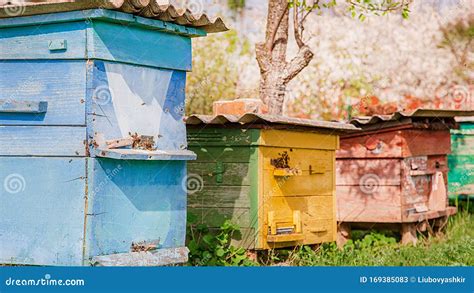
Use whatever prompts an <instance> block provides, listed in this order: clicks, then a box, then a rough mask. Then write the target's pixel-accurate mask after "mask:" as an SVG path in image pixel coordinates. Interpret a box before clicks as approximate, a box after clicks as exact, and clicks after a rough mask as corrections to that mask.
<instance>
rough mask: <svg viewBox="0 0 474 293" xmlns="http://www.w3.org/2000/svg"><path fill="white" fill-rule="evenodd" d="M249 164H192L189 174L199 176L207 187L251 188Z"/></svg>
mask: <svg viewBox="0 0 474 293" xmlns="http://www.w3.org/2000/svg"><path fill="white" fill-rule="evenodd" d="M249 172H250V164H249V163H221V162H220V161H219V160H217V161H216V162H215V163H210V162H209V163H207V162H201V161H199V162H190V163H189V164H188V173H189V174H196V175H199V176H200V177H201V178H202V179H203V183H204V185H205V186H222V187H223V189H225V188H224V186H249V185H250V181H251V179H250V173H249Z"/></svg>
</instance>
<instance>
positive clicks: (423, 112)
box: [351, 109, 474, 128]
mask: <svg viewBox="0 0 474 293" xmlns="http://www.w3.org/2000/svg"><path fill="white" fill-rule="evenodd" d="M468 116H474V111H463V110H432V109H417V110H415V111H412V112H396V113H393V114H392V115H374V116H371V117H356V118H354V119H352V120H351V123H352V124H353V125H355V126H357V127H361V128H364V126H370V125H374V124H378V123H383V122H391V121H402V120H404V119H406V118H408V119H410V118H411V119H412V120H420V119H423V118H431V119H436V118H439V119H443V118H456V117H468Z"/></svg>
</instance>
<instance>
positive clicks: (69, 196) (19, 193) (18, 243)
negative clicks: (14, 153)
mask: <svg viewBox="0 0 474 293" xmlns="http://www.w3.org/2000/svg"><path fill="white" fill-rule="evenodd" d="M2 136H3V135H0V137H2ZM0 149H2V150H4V149H5V148H4V147H3V146H2V147H0ZM0 166H1V168H0V178H1V179H2V180H3V181H2V182H3V186H4V190H2V192H0V201H1V203H2V204H1V205H0V213H1V215H2V216H1V217H0V235H2V243H1V249H0V263H4V264H26V265H56V266H80V265H81V264H82V247H83V237H84V236H83V235H84V208H85V201H84V191H85V189H86V179H85V174H86V173H85V159H84V158H82V159H81V158H18V157H8V158H6V157H0Z"/></svg>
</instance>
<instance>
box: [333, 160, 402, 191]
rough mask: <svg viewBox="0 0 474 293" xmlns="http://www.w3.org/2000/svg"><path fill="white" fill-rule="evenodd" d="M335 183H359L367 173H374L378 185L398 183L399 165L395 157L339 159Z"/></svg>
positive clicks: (394, 184)
mask: <svg viewBox="0 0 474 293" xmlns="http://www.w3.org/2000/svg"><path fill="white" fill-rule="evenodd" d="M336 172H337V173H336V184H337V185H361V183H363V180H364V178H366V177H364V176H366V175H367V174H373V175H376V177H375V178H376V179H377V184H378V185H393V186H396V185H400V176H401V167H400V160H397V159H354V160H351V159H339V160H337V161H336Z"/></svg>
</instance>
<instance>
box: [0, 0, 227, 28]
mask: <svg viewBox="0 0 474 293" xmlns="http://www.w3.org/2000/svg"><path fill="white" fill-rule="evenodd" d="M174 2H175V1H171V0H92V1H91V0H87V1H86V0H50V1H46V0H25V1H17V2H15V1H0V18H8V17H14V16H29V15H37V14H45V13H55V12H67V11H76V10H86V9H113V10H118V11H121V12H127V13H133V14H135V15H139V16H143V17H147V18H152V19H157V20H162V21H167V22H172V23H176V24H179V25H184V26H189V27H195V28H199V29H202V30H204V31H206V32H208V33H216V32H223V31H227V30H228V29H227V27H226V26H225V24H224V22H223V21H222V19H221V18H215V19H211V18H209V16H207V15H206V14H204V13H202V12H201V11H196V12H195V13H193V12H192V11H190V10H189V9H187V8H185V7H180V6H178V5H176V4H175V3H174Z"/></svg>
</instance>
